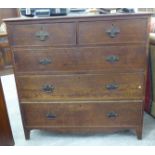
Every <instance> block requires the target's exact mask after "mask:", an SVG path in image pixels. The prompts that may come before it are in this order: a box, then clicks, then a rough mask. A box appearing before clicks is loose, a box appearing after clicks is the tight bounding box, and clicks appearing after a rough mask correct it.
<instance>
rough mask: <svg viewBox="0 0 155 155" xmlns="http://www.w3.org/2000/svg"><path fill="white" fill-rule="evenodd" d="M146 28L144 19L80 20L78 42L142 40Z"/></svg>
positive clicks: (129, 41) (100, 42)
mask: <svg viewBox="0 0 155 155" xmlns="http://www.w3.org/2000/svg"><path fill="white" fill-rule="evenodd" d="M140 25H143V26H140ZM146 29H147V22H146V20H144V19H127V20H117V19H116V20H109V21H96V22H80V23H79V33H78V34H79V44H81V45H84V44H108V43H137V42H144V41H146V39H147V38H146Z"/></svg>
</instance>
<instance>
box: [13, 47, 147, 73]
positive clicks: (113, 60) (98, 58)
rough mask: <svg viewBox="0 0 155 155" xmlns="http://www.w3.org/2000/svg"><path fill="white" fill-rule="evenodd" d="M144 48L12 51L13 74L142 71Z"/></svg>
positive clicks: (144, 59) (144, 61)
mask: <svg viewBox="0 0 155 155" xmlns="http://www.w3.org/2000/svg"><path fill="white" fill-rule="evenodd" d="M145 50H146V48H145V47H143V46H109V47H108V46H105V47H95V48H93V47H87V48H77V49H76V48H65V49H62V48H60V49H59V48H54V49H53V48H46V49H31V50H26V49H19V50H16V51H14V59H15V69H16V72H32V73H33V72H39V71H40V72H41V73H43V72H44V71H48V72H51V73H56V72H82V71H83V72H88V71H89V72H90V71H107V70H115V71H123V70H125V71H127V70H128V71H131V70H133V71H134V70H135V71H144V67H145V65H146V53H145Z"/></svg>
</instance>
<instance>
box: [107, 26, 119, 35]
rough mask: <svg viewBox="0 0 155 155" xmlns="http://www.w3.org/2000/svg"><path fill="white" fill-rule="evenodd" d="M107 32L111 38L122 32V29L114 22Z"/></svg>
mask: <svg viewBox="0 0 155 155" xmlns="http://www.w3.org/2000/svg"><path fill="white" fill-rule="evenodd" d="M106 33H107V35H108V36H109V37H110V38H115V37H116V36H117V35H118V34H119V33H120V29H119V28H117V27H116V26H114V25H113V24H112V25H111V28H110V29H108V30H107V31H106Z"/></svg>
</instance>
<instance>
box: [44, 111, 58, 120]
mask: <svg viewBox="0 0 155 155" xmlns="http://www.w3.org/2000/svg"><path fill="white" fill-rule="evenodd" d="M46 118H47V119H49V120H52V119H55V118H56V115H55V114H53V113H51V112H48V113H47V114H46Z"/></svg>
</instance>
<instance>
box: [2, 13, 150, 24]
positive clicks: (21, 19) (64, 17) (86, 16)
mask: <svg viewBox="0 0 155 155" xmlns="http://www.w3.org/2000/svg"><path fill="white" fill-rule="evenodd" d="M144 16H145V17H149V16H151V13H117V14H102V15H92V14H90V15H89V14H83V15H69V16H68V15H66V16H51V17H17V18H7V19H3V21H4V22H17V21H42V20H59V19H60V20H61V19H86V18H88V19H89V18H107V17H108V18H114V17H115V18H122V17H123V18H125V17H132V18H134V17H135V18H137V17H138V18H140V17H144Z"/></svg>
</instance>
